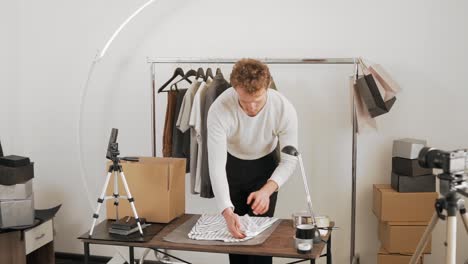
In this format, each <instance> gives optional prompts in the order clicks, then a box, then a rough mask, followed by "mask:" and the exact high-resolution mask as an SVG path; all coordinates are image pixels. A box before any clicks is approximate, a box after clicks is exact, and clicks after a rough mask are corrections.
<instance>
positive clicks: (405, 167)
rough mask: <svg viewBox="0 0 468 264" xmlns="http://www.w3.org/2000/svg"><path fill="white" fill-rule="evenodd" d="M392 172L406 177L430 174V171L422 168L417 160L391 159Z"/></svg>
mask: <svg viewBox="0 0 468 264" xmlns="http://www.w3.org/2000/svg"><path fill="white" fill-rule="evenodd" d="M392 171H393V172H395V173H396V174H400V175H406V176H421V175H428V174H432V169H427V168H423V167H421V166H420V165H419V161H418V160H417V159H404V158H400V157H393V158H392Z"/></svg>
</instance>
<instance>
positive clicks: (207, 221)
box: [188, 214, 278, 242]
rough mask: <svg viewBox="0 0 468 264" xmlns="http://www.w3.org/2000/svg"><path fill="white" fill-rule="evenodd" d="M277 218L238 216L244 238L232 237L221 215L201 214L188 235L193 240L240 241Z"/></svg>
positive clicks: (260, 230)
mask: <svg viewBox="0 0 468 264" xmlns="http://www.w3.org/2000/svg"><path fill="white" fill-rule="evenodd" d="M277 220H278V218H275V217H250V216H249V215H244V216H241V217H240V222H241V231H242V232H243V233H244V234H245V238H242V239H237V238H234V237H233V236H232V235H231V233H230V232H229V230H228V228H227V225H226V221H225V220H224V217H223V216H222V215H208V214H204V215H202V216H201V217H200V218H199V219H198V221H197V223H196V224H195V225H194V226H193V228H192V230H191V231H190V232H189V234H188V237H189V238H191V239H195V240H219V241H224V242H241V241H246V240H249V239H252V238H254V237H256V236H257V235H258V234H260V233H261V232H263V231H265V230H266V229H267V228H269V227H270V226H272V225H273V223H275V222H276V221H277Z"/></svg>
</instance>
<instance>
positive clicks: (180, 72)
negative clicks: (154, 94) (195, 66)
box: [158, 67, 191, 93]
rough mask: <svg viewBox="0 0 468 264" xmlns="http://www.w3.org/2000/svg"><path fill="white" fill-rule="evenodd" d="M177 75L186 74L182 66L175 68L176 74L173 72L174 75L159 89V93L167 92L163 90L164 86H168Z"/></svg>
mask: <svg viewBox="0 0 468 264" xmlns="http://www.w3.org/2000/svg"><path fill="white" fill-rule="evenodd" d="M177 76H181V77H183V76H184V70H182V68H180V67H177V68H176V69H175V70H174V74H172V77H171V78H170V79H169V80H168V81H167V82H166V83H164V84H163V85H162V86H161V87H160V88H159V89H158V93H161V92H165V91H163V90H164V88H166V87H167V86H168V85H169V84H170V83H171V82H172V81H174V79H175V78H176V77H177ZM188 81H189V82H190V80H188ZM190 83H191V82H190Z"/></svg>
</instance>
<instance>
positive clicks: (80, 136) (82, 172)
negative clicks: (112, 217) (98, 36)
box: [77, 0, 156, 208]
mask: <svg viewBox="0 0 468 264" xmlns="http://www.w3.org/2000/svg"><path fill="white" fill-rule="evenodd" d="M155 1H156V0H149V1H148V2H146V3H145V4H144V5H142V6H141V7H139V8H138V9H137V10H136V11H135V12H133V13H132V14H131V15H130V16H129V17H128V18H127V19H125V21H124V22H123V23H122V24H121V25H120V26H119V27H118V28H117V30H116V31H115V32H114V34H112V36H111V37H110V38H109V40H108V41H107V42H106V44H105V45H104V48H102V50H101V51H100V52H99V51H98V53H97V54H96V56H95V57H94V60H93V61H92V62H91V65H90V67H89V72H88V75H87V77H86V83H85V85H84V87H83V90H82V92H81V99H80V112H79V118H78V138H77V141H78V152H79V155H78V160H79V165H80V166H79V167H80V176H81V180H82V182H83V186H84V188H85V191H86V194H87V196H88V201H89V205H90V207H91V208H93V207H94V199H93V198H91V195H90V192H89V188H88V184H87V181H86V179H85V175H86V174H87V172H86V169H85V167H84V164H83V160H84V152H83V149H82V147H81V144H82V142H83V111H84V102H85V99H86V95H87V94H88V88H89V83H90V80H91V77H92V75H93V72H94V68H95V66H96V64H97V63H98V62H99V61H100V60H101V59H102V58H103V57H104V56H105V55H106V52H107V50H108V49H109V47H110V46H111V44H112V42H113V41H114V39H115V38H116V37H117V36H118V35H119V33H120V32H121V31H122V30H123V29H124V28H125V26H127V24H128V23H130V21H131V20H132V19H133V18H135V17H136V16H137V15H138V14H139V13H140V12H141V11H143V10H144V9H145V8H146V7H148V6H149V5H150V4H152V3H153V2H155Z"/></svg>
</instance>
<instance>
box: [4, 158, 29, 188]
mask: <svg viewBox="0 0 468 264" xmlns="http://www.w3.org/2000/svg"><path fill="white" fill-rule="evenodd" d="M32 178H34V163H33V162H31V163H29V164H28V165H26V166H21V167H7V166H3V165H0V184H2V185H14V184H19V183H24V182H27V181H29V180H30V179H32Z"/></svg>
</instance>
